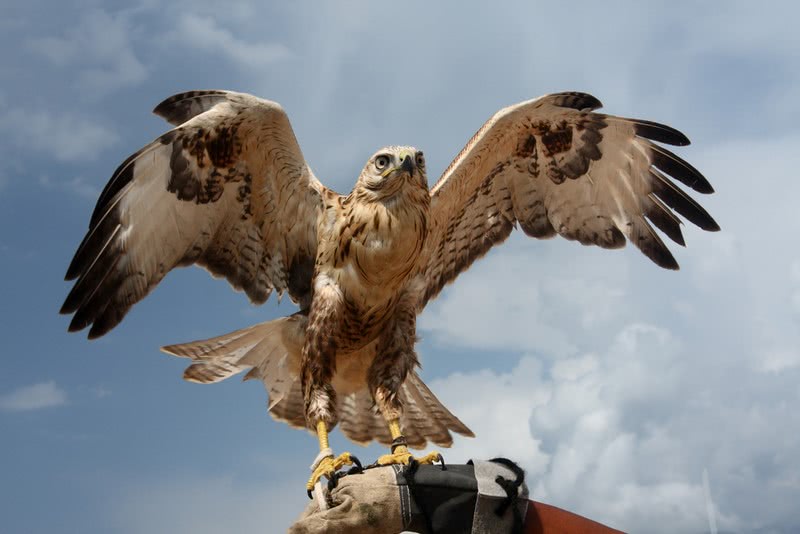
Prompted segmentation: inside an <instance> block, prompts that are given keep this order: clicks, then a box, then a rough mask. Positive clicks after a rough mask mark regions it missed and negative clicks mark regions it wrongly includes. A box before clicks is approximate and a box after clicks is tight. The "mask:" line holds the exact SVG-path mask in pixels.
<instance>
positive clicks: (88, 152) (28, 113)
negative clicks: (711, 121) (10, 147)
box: [0, 108, 118, 161]
mask: <svg viewBox="0 0 800 534" xmlns="http://www.w3.org/2000/svg"><path fill="white" fill-rule="evenodd" d="M0 132H3V133H4V134H5V135H6V136H8V138H10V140H11V142H12V143H13V144H14V145H16V146H17V148H20V149H22V150H24V151H26V152H34V153H37V152H38V153H42V152H43V153H46V154H49V155H50V156H52V157H54V158H55V159H57V160H59V161H80V160H90V159H94V158H96V157H97V156H98V155H99V154H100V153H102V152H103V151H104V150H105V149H106V148H108V147H110V146H112V145H113V144H114V143H116V142H117V140H118V137H117V135H116V133H114V132H113V131H112V130H110V129H108V128H107V127H105V126H103V125H102V124H99V123H97V122H95V121H94V120H92V119H90V118H88V117H85V116H82V115H78V114H75V113H72V112H58V113H51V112H48V111H45V110H41V109H39V110H30V109H23V108H13V109H8V110H5V111H2V110H0Z"/></svg>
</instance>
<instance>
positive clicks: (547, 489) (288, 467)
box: [0, 0, 800, 533]
mask: <svg viewBox="0 0 800 534" xmlns="http://www.w3.org/2000/svg"><path fill="white" fill-rule="evenodd" d="M263 4H264V3H262V2H255V1H252V2H240V3H234V4H232V6H230V7H228V6H226V7H222V4H220V3H218V2H210V1H197V2H188V1H184V0H178V1H175V2H171V3H169V4H162V3H159V2H154V1H149V0H145V1H142V2H99V1H81V2H43V1H36V0H33V1H26V2H16V1H13V0H12V2H11V3H10V4H8V3H7V4H5V5H4V7H3V17H2V19H1V20H0V45H2V46H3V49H4V50H5V51H6V53H5V54H4V55H3V57H2V59H0V228H1V229H2V230H0V257H1V258H2V260H1V261H0V273H1V274H2V282H0V284H1V285H0V295H2V297H3V298H2V299H1V300H0V313H2V321H0V325H1V326H0V328H1V329H2V331H1V332H2V334H3V339H4V347H3V349H2V356H0V357H2V363H3V372H2V373H0V531H2V532H11V533H17V532H20V533H21V532H25V533H38V532H54V531H55V532H64V533H67V532H120V533H135V532H178V533H180V532H192V533H199V532H219V531H222V530H227V531H236V532H255V531H258V532H263V531H265V530H266V531H273V530H275V531H279V530H281V529H283V528H285V526H287V525H288V524H289V523H290V522H291V520H292V518H293V517H295V516H296V515H297V514H298V513H299V512H300V510H301V507H302V506H303V505H304V504H305V499H306V497H305V495H304V491H303V483H304V481H305V479H306V477H307V473H308V472H307V466H308V464H309V463H310V461H311V459H312V458H313V456H314V455H315V454H316V443H315V440H314V439H313V438H312V437H311V436H309V435H307V434H304V433H302V432H299V431H297V430H291V429H289V428H287V427H285V426H284V425H282V424H278V423H275V422H274V421H272V420H271V419H270V418H269V417H268V415H267V414H266V408H265V401H266V394H265V392H264V391H263V388H261V387H260V386H259V385H258V384H254V383H248V384H246V385H242V384H241V383H240V381H239V380H237V379H232V380H229V381H228V382H225V383H222V384H217V385H214V386H198V385H195V384H188V383H185V382H183V381H182V380H181V378H180V377H181V372H182V369H183V367H184V366H185V362H184V361H182V360H179V359H177V358H172V357H169V356H166V355H164V354H162V353H160V352H159V351H158V347H159V346H161V345H165V344H169V343H175V342H182V341H188V340H192V339H199V338H204V337H209V336H212V335H217V334H221V333H224V332H228V331H231V330H234V329H237V328H241V327H244V326H247V325H250V324H253V323H256V322H260V321H263V320H267V319H270V318H273V317H277V316H281V315H286V314H288V313H291V312H292V311H294V308H293V306H292V305H291V303H289V302H286V301H284V302H283V303H282V304H280V305H278V304H277V303H276V302H274V301H271V302H269V303H267V304H266V305H265V306H262V307H260V308H255V307H252V306H250V305H249V304H248V303H247V300H246V298H245V297H244V296H243V295H241V294H237V293H234V292H233V291H231V290H230V289H229V287H228V286H227V284H226V283H224V282H222V281H219V280H213V279H211V278H210V277H209V276H208V275H207V274H206V273H205V272H204V271H202V270H200V269H196V268H191V269H181V270H179V271H177V272H175V273H173V274H172V275H170V276H169V277H167V279H166V280H165V281H164V282H163V283H162V284H161V285H160V286H159V288H158V289H157V290H156V291H155V292H154V293H153V294H152V295H150V296H149V297H148V298H147V299H146V300H145V301H143V302H142V303H141V304H139V305H138V306H136V307H135V308H134V310H133V311H132V312H131V313H130V315H129V316H128V317H127V318H126V319H125V321H124V322H123V324H122V325H120V326H119V327H118V328H117V329H116V330H114V331H113V332H112V333H111V334H110V335H108V336H106V337H104V338H102V339H101V340H99V341H95V342H88V341H87V340H86V339H85V337H84V336H83V335H74V334H73V335H68V334H67V333H66V327H67V324H68V319H67V318H65V317H62V316H59V315H57V311H58V308H59V306H60V304H61V301H62V300H63V298H64V296H65V295H66V293H67V292H68V285H67V284H65V283H64V282H63V281H62V279H63V274H64V272H65V270H66V266H67V264H68V262H69V260H70V258H71V255H72V253H73V251H74V249H75V247H76V246H77V244H78V243H79V242H80V239H81V238H82V236H83V233H84V231H85V229H86V227H87V225H88V220H89V214H90V213H91V209H92V207H93V205H94V201H95V200H96V198H97V195H98V194H99V191H100V190H101V188H102V186H103V185H104V184H105V182H106V180H107V179H108V177H109V176H110V174H111V172H112V171H113V170H114V168H115V167H116V165H117V164H118V163H119V162H120V161H122V160H123V159H124V158H125V157H126V156H127V155H129V154H130V153H132V152H133V151H134V150H136V149H138V148H139V147H140V146H142V145H143V144H145V143H146V142H148V141H149V140H150V139H152V138H153V137H155V136H156V135H158V134H159V133H161V132H163V131H164V130H165V129H166V127H167V126H166V124H165V123H163V122H162V121H161V120H160V119H158V118H156V117H155V116H153V115H151V114H150V113H149V111H150V110H151V109H152V108H153V107H154V106H155V104H157V103H158V102H160V101H161V100H162V99H163V98H165V97H167V96H169V95H171V94H173V93H176V92H179V91H184V90H188V89H198V88H226V89H233V90H240V91H246V92H250V93H253V94H256V95H259V96H263V97H266V98H270V99H272V100H276V101H278V102H280V103H281V104H282V105H283V106H284V108H285V109H286V110H287V112H288V114H289V117H290V119H291V120H292V123H293V126H294V129H295V132H296V134H297V137H298V139H299V141H300V144H301V146H302V148H303V151H304V153H305V156H306V158H307V159H308V161H309V162H310V164H311V166H312V168H313V169H314V170H315V172H316V174H317V175H318V176H319V177H320V179H321V180H322V181H323V182H324V183H326V184H327V185H329V186H331V187H333V188H334V189H337V190H338V191H340V192H346V191H349V189H350V188H351V186H352V184H353V182H354V179H355V177H356V176H357V173H358V172H359V170H360V169H361V167H362V166H363V163H364V161H366V159H367V157H368V156H369V155H370V154H372V153H373V152H374V150H375V149H377V148H378V147H380V146H383V145H387V144H413V145H416V146H417V147H419V148H422V149H423V150H425V154H426V157H427V160H428V168H429V173H430V175H431V176H430V179H431V181H433V180H435V178H436V177H437V176H438V174H439V173H440V172H441V170H443V169H444V168H445V167H446V165H447V163H449V161H450V159H452V157H453V156H454V155H455V154H456V153H457V152H458V151H459V150H460V148H461V147H462V146H463V144H464V143H465V142H466V141H467V139H469V137H470V136H471V135H472V133H473V132H474V131H475V130H476V129H477V128H478V127H479V126H480V125H481V124H482V123H483V121H484V120H486V119H487V118H488V117H489V116H491V114H492V113H494V112H495V111H496V110H497V109H499V108H501V107H504V106H506V105H509V104H512V103H515V102H518V101H521V100H524V99H528V98H532V97H535V96H538V95H540V94H544V93H547V92H553V91H561V90H583V91H587V92H590V93H592V94H594V95H595V96H597V97H598V98H600V99H601V100H602V101H603V102H604V104H605V106H606V107H605V111H607V112H609V113H614V114H619V115H627V116H635V117H639V118H644V119H650V120H656V121H660V122H665V123H667V124H670V125H672V126H675V127H677V128H679V129H680V130H682V131H683V132H685V133H686V134H687V135H688V136H689V137H690V138H691V139H692V141H693V144H692V145H691V146H690V147H687V148H686V149H681V150H680V155H681V156H683V157H685V158H686V159H688V160H689V161H691V162H692V163H693V164H694V165H696V166H697V167H698V168H699V169H701V170H702V171H703V172H704V174H705V175H706V176H707V177H708V178H709V180H710V181H711V182H712V184H713V185H714V186H715V188H716V189H717V193H716V194H715V195H713V196H710V197H706V198H702V199H701V200H702V201H703V204H704V205H705V206H706V207H707V208H708V209H709V211H710V212H711V213H712V214H713V215H714V216H715V217H716V219H717V220H718V222H719V223H720V225H721V226H722V228H723V231H722V232H721V233H717V234H703V233H702V232H700V231H699V230H696V229H695V228H693V227H687V228H686V231H685V233H686V240H687V243H688V247H687V248H686V249H679V247H676V248H678V250H675V254H676V258H677V259H678V261H679V262H680V263H681V266H682V270H681V271H679V272H677V273H675V272H667V271H662V270H659V269H658V268H656V267H655V266H654V265H652V264H651V263H649V262H648V261H647V260H646V258H644V257H643V256H641V254H639V253H638V252H637V251H635V250H634V249H632V248H627V249H624V250H623V251H602V250H595V249H589V248H585V247H581V246H579V245H577V244H575V243H568V242H563V241H558V240H551V241H544V242H536V241H533V240H529V239H525V238H521V237H519V236H516V237H513V238H512V239H511V240H510V241H509V242H508V243H507V244H505V245H503V246H502V247H500V248H498V249H496V250H495V251H493V252H492V253H491V254H490V255H489V256H488V257H487V258H486V259H484V260H483V261H481V262H479V263H478V264H476V265H475V266H474V267H473V269H471V270H470V271H469V272H468V273H466V274H465V275H463V276H462V277H460V278H459V279H458V281H457V282H456V284H454V285H453V286H451V287H449V288H447V289H446V290H445V291H444V292H443V294H442V295H441V296H440V298H439V299H438V300H436V301H434V302H433V303H432V304H431V305H429V307H428V309H426V311H425V312H424V314H423V315H422V317H421V319H420V323H419V328H420V333H421V335H422V338H423V341H422V342H421V343H420V344H419V346H418V349H419V352H420V354H421V358H422V361H423V365H424V371H423V376H424V377H425V378H426V379H427V380H428V381H429V383H430V384H431V387H432V389H433V390H434V391H435V392H436V393H437V394H438V395H439V396H440V398H441V399H442V400H444V401H445V402H446V403H447V404H448V406H449V407H450V409H451V410H453V411H454V412H455V413H456V414H458V415H459V416H461V417H462V419H464V420H465V422H467V423H468V424H469V425H470V426H471V427H472V428H473V430H475V431H476V433H477V437H476V438H475V439H473V440H467V439H459V440H458V441H457V443H456V445H455V447H454V448H453V450H452V451H450V452H448V454H447V457H448V459H449V460H450V461H452V462H458V461H465V460H466V459H468V458H470V457H476V458H485V457H491V456H496V455H499V454H502V455H507V456H509V457H512V458H515V459H517V460H519V461H520V462H521V463H522V464H523V465H524V466H525V467H526V469H527V470H528V476H529V484H530V486H531V488H532V490H533V494H534V497H535V498H537V499H539V500H543V501H545V502H549V503H551V504H554V505H556V506H561V507H564V508H567V509H571V510H574V511H576V512H579V513H583V514H586V515H588V516H590V517H592V518H594V519H597V520H600V521H604V522H607V523H608V524H611V525H613V526H616V527H617V528H622V529H628V530H632V531H639V532H679V533H684V532H685V533H700V532H709V531H710V530H711V529H712V527H714V526H716V528H718V529H719V530H720V531H725V532H742V533H746V532H747V533H749V532H758V533H772V532H775V533H784V532H786V533H788V532H796V531H798V530H800V511H798V508H797V506H796V503H797V499H798V496H800V491H799V490H800V478H798V473H800V437H798V433H797V429H798V428H800V415H799V414H800V410H798V404H799V403H800V390H798V387H797V384H798V379H800V349H798V347H800V329H799V328H798V326H799V325H800V253H799V252H798V251H797V249H796V247H795V246H794V245H795V243H796V242H797V235H798V231H800V219H799V218H798V217H797V208H796V199H797V198H798V197H799V196H800V195H799V194H800V186H799V185H798V180H797V170H796V169H797V168H798V164H800V161H799V160H800V151H798V148H797V147H798V146H800V134H798V130H797V124H798V119H800V113H799V112H798V106H797V88H798V82H799V81H800V80H798V78H800V60H798V58H800V53H799V52H800V37H798V32H797V31H796V27H795V26H796V24H795V22H796V20H797V16H798V13H797V8H796V7H795V6H794V4H791V3H789V2H781V3H771V4H768V5H764V4H760V3H752V2H727V3H725V4H717V3H705V4H699V3H698V4H691V3H688V2H687V3H676V2H651V3H647V4H646V5H645V3H634V2H611V3H604V4H603V5H602V6H601V5H600V4H599V3H594V2H585V3H581V2H577V3H569V4H568V5H567V3H563V5H561V4H558V3H554V2H549V3H542V2H517V3H508V4H503V5H501V6H493V7H488V5H484V3H470V2H441V3H433V2H431V3H423V2H406V3H402V4H400V3H397V2H392V3H384V2H369V3H368V2H360V3H359V2H347V3H333V2H329V3H317V4H313V5H311V4H301V3H292V4H288V3H287V4H286V5H283V4H279V5H269V6H267V5H263ZM722 6H724V7H722ZM9 52H10V53H9ZM333 445H334V447H335V448H336V450H339V451H341V450H344V449H345V447H347V448H349V449H350V450H352V451H353V452H355V453H356V454H358V455H361V456H363V457H365V458H368V459H372V458H374V456H375V455H376V454H378V452H379V449H377V448H375V447H372V448H369V449H366V450H363V449H361V448H360V447H357V446H352V447H351V446H349V445H347V444H346V443H345V442H344V440H343V439H341V437H340V436H338V435H337V436H336V437H335V438H334V440H333ZM704 473H705V477H706V480H707V483H706V484H704ZM709 510H711V513H709Z"/></svg>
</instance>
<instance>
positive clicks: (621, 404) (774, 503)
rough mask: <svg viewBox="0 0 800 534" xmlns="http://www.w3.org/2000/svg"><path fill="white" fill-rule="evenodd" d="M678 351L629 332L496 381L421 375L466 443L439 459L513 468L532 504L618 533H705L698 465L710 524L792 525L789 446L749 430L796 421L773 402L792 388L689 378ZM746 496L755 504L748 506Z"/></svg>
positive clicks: (659, 332)
mask: <svg viewBox="0 0 800 534" xmlns="http://www.w3.org/2000/svg"><path fill="white" fill-rule="evenodd" d="M690 355H691V352H690V351H689V349H688V348H687V347H685V346H684V345H683V344H682V343H680V342H678V340H677V339H676V338H675V336H674V335H673V334H672V333H670V332H669V331H667V330H666V329H663V328H660V327H655V326H652V325H646V324H630V325H627V326H625V327H623V328H622V329H621V330H620V331H619V333H618V334H617V335H616V336H615V338H614V340H613V341H612V343H611V344H610V345H608V346H607V347H604V348H603V349H602V350H601V351H599V352H596V353H588V354H584V355H581V356H577V357H564V358H561V359H557V360H555V361H554V363H552V364H550V365H546V364H544V363H542V362H541V360H540V359H537V358H534V357H532V356H524V357H522V358H521V359H520V361H519V363H518V365H517V366H516V367H515V368H514V369H513V370H512V371H510V372H509V373H496V372H494V371H490V370H482V371H476V372H474V373H454V374H452V375H451V376H449V377H447V378H445V379H442V380H437V381H433V382H432V383H431V387H432V389H433V390H434V391H435V392H436V393H437V395H438V396H439V397H440V398H441V399H442V401H444V402H445V403H446V404H447V406H448V407H449V408H450V409H451V410H453V411H454V412H455V413H456V414H458V415H459V416H460V417H462V418H463V420H464V421H465V422H466V423H467V424H468V425H470V426H471V428H472V429H473V430H474V431H475V433H476V436H477V437H476V439H474V440H468V439H458V440H457V441H456V444H455V446H454V448H453V450H452V451H450V452H448V454H447V456H448V458H449V459H450V461H454V462H458V461H464V460H466V459H467V458H491V457H493V456H497V455H501V456H507V457H509V458H512V459H514V460H517V461H519V462H520V463H521V464H522V465H523V467H524V468H526V470H527V472H528V483H529V485H530V486H531V489H532V495H533V498H535V499H537V500H542V501H544V502H548V503H551V504H554V505H556V506H560V507H563V508H566V509H568V510H572V511H574V512H576V513H580V514H583V515H586V516H588V517H591V518H593V519H595V520H598V521H601V522H604V523H606V524H608V525H610V526H614V527H617V528H621V529H623V530H626V531H631V532H653V533H658V532H677V533H684V532H685V533H696V532H703V531H705V525H707V524H708V516H707V502H706V498H705V494H704V490H703V480H702V472H703V469H708V471H709V472H710V473H711V476H712V479H713V480H715V481H716V482H717V484H718V485H715V486H712V487H711V488H710V491H711V494H712V496H713V499H714V501H715V502H714V506H715V509H716V514H717V515H716V517H715V519H716V521H717V522H718V524H719V526H720V528H721V529H722V530H736V531H752V530H757V529H759V528H762V527H765V526H767V525H769V521H776V522H777V524H785V525H792V524H794V525H797V524H800V516H798V514H797V512H796V511H795V510H794V509H793V508H792V506H791V505H790V504H789V502H790V501H791V499H788V500H787V499H786V493H785V492H787V491H788V492H791V491H796V489H798V487H800V486H798V483H797V480H794V479H793V478H792V476H788V478H787V475H788V474H789V473H794V472H796V470H797V469H798V468H800V460H798V459H797V456H796V451H797V450H798V449H797V447H798V443H799V441H798V438H797V437H796V436H795V435H794V431H793V430H786V429H777V428H773V429H771V430H769V431H768V432H767V434H765V435H759V433H760V432H762V431H764V429H765V427H767V425H769V424H770V423H769V421H782V423H781V426H784V427H786V428H787V429H794V428H796V425H797V424H798V423H800V419H798V416H797V415H796V414H793V413H792V410H791V408H790V407H788V408H787V406H786V402H787V401H788V400H789V399H792V398H796V397H797V393H796V391H795V390H796V388H795V386H794V382H793V381H791V382H788V383H782V384H780V383H775V382H774V381H772V380H770V379H769V378H765V377H764V375H760V376H761V377H762V378H760V379H759V380H753V379H752V378H751V377H750V376H748V373H747V370H746V369H740V370H739V373H740V374H739V375H738V376H736V375H734V376H731V375H730V374H728V373H726V376H724V378H723V377H722V376H721V375H722V373H725V370H720V376H714V375H713V374H708V375H706V376H703V377H701V378H698V376H697V374H698V373H701V374H702V373H703V371H701V370H699V369H698V366H697V365H695V364H694V362H692V360H691V358H690ZM712 368H713V366H712ZM731 381H733V383H735V384H736V388H735V389H731V387H730V386H731ZM765 387H768V388H772V389H773V391H772V392H771V394H772V395H771V397H770V398H765V396H764V394H763V393H762V392H763V391H764V388H765ZM773 398H774V399H776V400H775V401H773V400H772V399H773ZM778 399H783V400H782V401H780V400H778ZM779 436H780V437H779ZM765 462H767V463H766V465H764V467H762V468H760V469H759V467H758V466H759V465H762V464H765ZM776 464H777V465H780V468H779V469H775V468H772V467H771V466H772V465H776ZM767 466H770V467H767ZM765 469H766V470H765ZM755 488H759V489H758V490H756V489H755ZM792 488H794V490H792ZM758 492H763V493H764V496H763V498H762V500H761V501H760V502H761V504H759V505H758V506H757V507H756V508H757V509H752V510H748V508H747V507H745V506H743V505H744V503H745V502H748V501H750V500H755V499H756V497H755V495H756V494H757V493H758ZM780 495H784V497H780Z"/></svg>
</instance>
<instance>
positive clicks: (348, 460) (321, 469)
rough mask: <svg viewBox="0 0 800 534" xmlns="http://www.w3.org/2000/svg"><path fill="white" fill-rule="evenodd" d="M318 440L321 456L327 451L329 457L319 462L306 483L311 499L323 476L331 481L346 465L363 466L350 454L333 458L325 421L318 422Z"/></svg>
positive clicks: (346, 453)
mask: <svg viewBox="0 0 800 534" xmlns="http://www.w3.org/2000/svg"><path fill="white" fill-rule="evenodd" d="M317 438H318V439H319V450H320V455H321V454H324V453H325V451H326V450H327V453H328V455H327V456H325V457H323V458H322V459H321V460H319V462H318V463H317V464H316V465H315V466H312V467H313V471H312V473H311V477H310V478H309V479H308V483H306V490H307V492H308V496H309V497H311V492H312V491H313V490H314V485H315V484H316V483H317V481H318V480H319V479H320V478H322V477H323V476H324V477H326V478H328V480H330V479H331V478H332V477H333V474H334V473H336V471H338V470H339V469H341V468H342V467H344V466H345V465H353V464H354V463H355V464H357V465H359V467H360V466H361V464H360V463H359V462H358V459H356V458H355V457H354V456H351V455H350V453H349V452H343V453H342V454H340V455H339V456H337V457H336V458H334V457H333V454H332V453H331V450H330V448H329V446H328V426H327V425H326V424H325V422H324V421H318V422H317Z"/></svg>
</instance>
